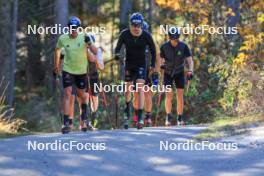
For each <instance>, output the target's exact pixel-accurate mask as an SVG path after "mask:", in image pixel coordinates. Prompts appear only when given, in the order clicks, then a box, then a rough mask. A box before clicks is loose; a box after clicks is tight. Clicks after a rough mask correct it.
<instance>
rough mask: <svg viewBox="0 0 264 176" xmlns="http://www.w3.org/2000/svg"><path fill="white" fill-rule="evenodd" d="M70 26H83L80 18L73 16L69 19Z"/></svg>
mask: <svg viewBox="0 0 264 176" xmlns="http://www.w3.org/2000/svg"><path fill="white" fill-rule="evenodd" d="M68 26H73V27H80V26H81V20H80V19H79V18H78V17H76V16H73V17H71V18H70V19H69V21H68Z"/></svg>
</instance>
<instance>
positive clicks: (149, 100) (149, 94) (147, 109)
mask: <svg viewBox="0 0 264 176" xmlns="http://www.w3.org/2000/svg"><path fill="white" fill-rule="evenodd" d="M151 111H152V92H151V90H149V91H147V92H145V112H147V113H148V112H149V113H151Z"/></svg>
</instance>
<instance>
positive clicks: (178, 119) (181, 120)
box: [177, 115, 186, 126]
mask: <svg viewBox="0 0 264 176" xmlns="http://www.w3.org/2000/svg"><path fill="white" fill-rule="evenodd" d="M177 125H178V126H185V125H186V122H185V121H184V119H183V117H182V115H179V116H178V118H177Z"/></svg>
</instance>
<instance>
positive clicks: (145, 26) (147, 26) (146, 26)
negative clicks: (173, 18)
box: [142, 21, 149, 31]
mask: <svg viewBox="0 0 264 176" xmlns="http://www.w3.org/2000/svg"><path fill="white" fill-rule="evenodd" d="M142 29H143V30H144V31H148V30H149V25H148V23H147V22H146V21H144V22H143V25H142Z"/></svg>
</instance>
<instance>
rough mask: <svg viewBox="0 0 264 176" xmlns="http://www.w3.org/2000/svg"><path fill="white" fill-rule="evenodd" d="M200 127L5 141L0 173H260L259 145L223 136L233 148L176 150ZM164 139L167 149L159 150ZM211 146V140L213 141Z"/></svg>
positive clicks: (263, 162) (263, 149)
mask: <svg viewBox="0 0 264 176" xmlns="http://www.w3.org/2000/svg"><path fill="white" fill-rule="evenodd" d="M204 128H205V127H200V126H188V127H184V128H178V127H173V128H165V127H162V128H145V129H143V130H140V131H138V130H136V129H129V130H126V131H125V130H114V131H96V132H88V133H77V132H75V133H71V134H68V135H62V134H58V133H57V134H55V133H52V134H44V135H31V136H23V137H16V138H11V139H4V140H0V175H1V176H16V175H19V176H49V175H50V176H53V175H58V176H83V175H84V176H101V175H102V176H108V175H110V176H148V175H149V176H173V175H177V176H181V175H184V176H185V175H188V176H189V175H196V176H200V175H201V176H231V175H232V176H258V175H259V176H263V175H264V145H262V144H261V145H247V144H245V143H241V144H239V140H237V139H232V140H231V139H230V141H229V139H228V138H227V140H226V141H225V140H221V142H223V143H224V144H226V145H227V144H228V145H229V144H232V143H231V142H233V143H234V142H238V144H237V150H234V148H232V149H230V150H210V149H209V148H206V149H205V150H187V151H186V150H183V149H182V148H181V147H183V145H182V146H180V143H182V144H183V143H184V142H185V143H186V142H187V141H188V140H190V139H192V137H193V136H194V135H196V134H197V133H199V132H201V130H203V129H204ZM238 139H239V138H238ZM166 141H167V144H169V146H170V148H169V150H167V151H166V150H165V149H164V147H165V144H166ZM34 142H35V144H36V146H37V147H39V148H38V149H39V150H36V151H34V150H33V148H34V147H36V146H34ZM56 142H57V143H56ZM70 142H72V144H73V145H72V150H67V149H68V147H69V145H70ZM52 143H53V144H52ZM223 143H221V144H223ZM56 144H57V145H56ZM76 144H78V147H79V149H81V148H82V147H86V149H87V150H86V149H82V150H78V149H77V148H78V147H77V146H76ZM161 144H162V145H161ZM214 144H216V141H215V142H214V143H212V145H214ZM44 145H47V146H44ZM59 145H64V149H66V150H63V149H61V150H58V149H57V150H51V149H55V148H54V147H59ZM228 145H227V146H228ZM233 145H234V144H233ZM175 146H177V147H178V150H177V149H176V148H175ZM185 146H187V145H185ZM188 146H191V144H189V145H188ZM214 146H215V145H214ZM28 147H29V148H28ZM44 147H46V148H45V150H43V149H44ZM52 147H53V148H52ZM91 147H92V148H91ZM160 147H161V149H162V150H160ZM233 147H234V146H233ZM180 148H181V150H180ZM235 148H236V146H235ZM89 149H90V150H89ZM91 149H92V150H91ZM103 149H105V150H103Z"/></svg>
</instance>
